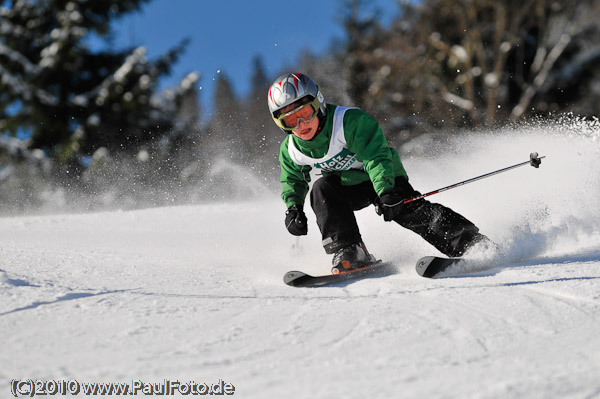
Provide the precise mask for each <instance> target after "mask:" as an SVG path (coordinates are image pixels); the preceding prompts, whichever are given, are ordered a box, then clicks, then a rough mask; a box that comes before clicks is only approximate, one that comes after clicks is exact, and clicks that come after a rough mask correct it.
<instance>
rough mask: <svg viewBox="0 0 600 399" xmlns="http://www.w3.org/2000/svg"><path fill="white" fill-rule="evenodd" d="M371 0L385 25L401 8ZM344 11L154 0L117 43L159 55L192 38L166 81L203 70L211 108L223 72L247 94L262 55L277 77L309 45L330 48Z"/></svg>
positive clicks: (322, 4) (277, 1)
mask: <svg viewBox="0 0 600 399" xmlns="http://www.w3.org/2000/svg"><path fill="white" fill-rule="evenodd" d="M368 3H370V4H372V5H373V6H370V7H372V8H371V9H374V8H375V7H378V8H379V9H380V10H381V12H382V14H381V16H382V20H383V22H384V23H386V22H388V21H389V20H390V18H391V17H392V16H394V15H396V14H397V12H398V11H397V10H398V6H397V4H396V1H395V0H373V1H370V2H368ZM342 12H343V2H342V1H340V0H304V1H296V2H290V1H282V0H152V1H151V2H150V3H149V4H146V5H145V6H144V8H143V9H142V11H141V12H137V13H134V14H131V15H130V16H127V17H125V18H123V19H122V20H120V21H118V22H116V23H115V25H114V29H115V34H116V43H115V44H116V45H117V46H119V47H126V46H144V47H146V49H147V51H148V56H149V57H150V58H151V59H152V58H155V57H156V56H158V55H159V54H162V53H164V52H166V51H167V50H168V49H169V48H171V47H173V46H174V45H176V44H177V43H178V42H179V41H180V40H181V39H183V38H185V37H190V38H191V43H190V45H189V47H188V49H187V51H186V53H185V54H184V55H183V56H182V58H181V59H180V61H179V62H178V64H177V65H176V67H175V69H174V72H173V74H172V76H171V77H169V78H166V79H164V80H163V82H162V83H163V86H165V87H171V86H174V85H176V84H177V83H178V82H179V80H181V78H182V77H183V76H185V75H186V74H187V73H189V72H192V71H196V72H199V73H200V76H201V78H200V81H199V83H198V86H199V87H201V88H202V89H201V91H200V99H201V101H202V104H203V106H204V108H205V111H209V112H210V109H211V103H212V91H213V86H214V81H215V79H216V77H217V76H218V73H224V74H226V75H227V77H228V78H229V79H230V81H231V83H232V85H233V88H234V90H235V92H236V94H237V95H238V96H243V95H245V94H247V91H248V88H249V85H248V83H247V82H248V80H249V79H250V78H251V73H252V59H253V57H254V56H256V55H260V56H261V57H262V59H263V62H264V65H265V67H266V69H267V74H268V75H269V77H272V78H275V77H276V76H273V75H274V74H276V73H278V72H279V71H280V70H281V68H283V67H290V68H294V65H295V62H297V61H298V55H299V54H301V53H302V50H303V49H310V51H311V52H312V53H315V54H322V53H323V52H325V51H326V50H327V49H328V48H330V45H331V43H332V40H333V39H334V38H342V37H343V28H342V25H341V23H340V22H339V17H338V16H339V15H340V14H341V13H342ZM219 71H220V72H219Z"/></svg>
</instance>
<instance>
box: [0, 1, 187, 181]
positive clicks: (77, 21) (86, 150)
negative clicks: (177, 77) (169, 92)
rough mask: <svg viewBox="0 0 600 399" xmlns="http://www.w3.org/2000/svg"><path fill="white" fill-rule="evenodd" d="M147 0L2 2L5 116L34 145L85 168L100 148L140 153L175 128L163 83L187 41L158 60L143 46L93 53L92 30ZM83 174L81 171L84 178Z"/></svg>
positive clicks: (0, 115)
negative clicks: (163, 94)
mask: <svg viewBox="0 0 600 399" xmlns="http://www.w3.org/2000/svg"><path fill="white" fill-rule="evenodd" d="M146 2H148V0H121V1H111V0H98V1H96V0H94V1H86V0H70V1H60V0H19V1H16V0H15V1H12V2H10V5H8V6H4V7H0V27H1V30H0V34H1V36H0V73H1V75H2V79H1V82H0V93H1V94H0V120H3V124H4V129H5V130H7V131H10V132H11V133H12V134H16V133H17V132H19V131H21V132H26V133H27V134H29V135H30V148H41V149H43V150H44V151H45V153H47V154H48V155H49V156H50V157H51V158H53V159H55V160H57V161H58V162H60V163H61V164H63V165H66V166H68V167H70V168H72V169H76V170H81V169H82V167H83V164H82V160H83V159H85V158H86V157H90V156H91V155H92V154H93V153H94V152H95V151H96V150H98V149H99V148H106V149H108V150H109V151H110V152H116V153H118V152H135V151H137V149H138V148H139V147H140V146H142V145H145V144H147V143H152V142H156V141H158V140H159V139H161V138H162V137H164V136H165V135H167V133H168V132H169V131H170V130H171V129H172V128H173V126H172V120H171V119H170V115H169V113H168V112H165V111H164V109H165V107H164V103H165V101H173V99H165V98H160V96H158V95H157V86H158V80H159V79H160V77H161V76H164V75H166V74H168V73H169V72H170V68H171V66H172V65H173V63H174V62H176V60H177V58H178V56H179V55H180V54H181V53H182V51H184V49H185V46H186V44H187V41H186V40H184V41H182V42H181V43H180V44H179V45H177V46H175V47H174V48H173V49H172V50H171V51H169V52H168V53H167V54H165V55H163V56H161V57H159V58H158V59H156V60H153V61H150V60H148V59H147V57H146V55H145V52H146V50H145V49H144V48H143V47H140V48H137V49H127V50H122V51H116V50H104V51H96V52H94V51H92V50H91V49H90V46H89V44H88V42H87V40H88V37H89V36H90V35H98V36H100V37H108V36H109V35H110V22H111V21H112V20H114V19H116V18H119V17H121V16H123V15H124V14H126V13H128V12H131V11H135V10H138V9H140V7H141V6H142V5H143V4H144V3H146ZM78 174H79V173H75V175H78Z"/></svg>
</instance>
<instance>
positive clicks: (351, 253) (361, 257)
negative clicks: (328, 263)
mask: <svg viewBox="0 0 600 399" xmlns="http://www.w3.org/2000/svg"><path fill="white" fill-rule="evenodd" d="M374 262H375V257H374V256H373V255H371V254H369V252H368V251H367V247H365V244H364V243H363V242H362V241H361V242H359V243H357V244H352V245H350V246H347V247H345V248H342V249H340V250H339V251H337V252H336V253H335V255H333V261H332V263H333V267H332V268H331V273H332V274H340V273H342V272H349V271H352V270H356V269H360V268H361V267H365V266H368V265H371V264H373V263H374Z"/></svg>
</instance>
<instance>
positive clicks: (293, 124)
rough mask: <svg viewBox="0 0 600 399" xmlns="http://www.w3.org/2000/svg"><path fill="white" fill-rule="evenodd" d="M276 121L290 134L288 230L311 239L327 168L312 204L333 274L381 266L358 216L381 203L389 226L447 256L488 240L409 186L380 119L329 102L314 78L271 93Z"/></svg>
mask: <svg viewBox="0 0 600 399" xmlns="http://www.w3.org/2000/svg"><path fill="white" fill-rule="evenodd" d="M268 104H269V111H270V112H271V116H272V118H273V120H274V121H275V123H276V124H277V126H279V127H280V128H281V129H282V130H283V131H284V132H285V133H286V134H288V135H289V136H288V137H286V139H284V140H283V143H282V144H281V148H280V153H279V162H280V165H281V183H282V186H283V190H282V194H281V197H282V199H283V201H284V203H285V205H286V207H287V211H286V213H285V226H286V228H287V230H288V231H289V232H290V233H291V234H293V235H295V236H301V235H306V234H307V233H308V226H307V219H306V215H305V213H304V202H305V198H306V195H307V194H308V191H309V185H308V183H309V182H310V174H309V172H310V170H311V169H312V168H317V169H319V170H321V172H322V177H321V178H319V179H318V180H316V181H315V183H314V184H313V187H312V190H311V194H310V204H311V206H312V208H313V211H314V212H315V215H316V219H317V225H318V226H319V229H320V230H321V236H322V244H323V247H324V249H325V252H326V253H328V254H333V261H332V265H333V267H332V273H334V274H337V273H340V272H343V271H347V270H353V269H357V268H361V267H364V266H366V265H368V264H370V263H372V262H373V261H374V257H373V256H372V255H370V254H369V252H368V251H367V248H366V246H365V244H364V243H363V241H362V238H361V234H360V232H359V228H358V225H357V223H356V218H355V216H354V211H357V210H360V209H363V208H365V207H367V206H368V205H370V204H374V205H375V208H376V211H377V213H378V214H380V215H383V219H384V220H385V221H386V222H389V221H395V222H396V223H398V224H399V225H401V226H402V227H405V228H407V229H410V230H412V231H414V232H415V233H417V234H419V235H420V236H421V237H423V238H424V239H425V240H426V241H428V242H429V243H430V244H432V245H433V246H434V247H435V248H437V249H438V250H439V251H440V252H442V253H443V254H445V255H447V256H449V257H460V256H462V255H463V254H464V253H465V251H466V250H467V249H469V248H471V247H473V246H474V245H475V244H476V243H479V242H489V239H488V238H487V237H486V236H484V235H482V234H480V233H479V229H478V228H477V227H476V226H475V225H474V224H473V223H471V222H470V221H469V220H467V219H466V218H464V217H463V216H461V215H459V214H458V213H456V212H454V211H453V210H451V209H449V208H447V207H445V206H442V205H440V204H435V203H431V202H429V201H427V200H425V199H420V200H417V201H413V202H410V203H407V204H403V201H404V200H405V199H408V198H411V197H414V196H417V195H420V194H419V192H417V191H415V190H414V189H413V187H412V186H411V184H410V183H409V182H408V175H407V173H406V171H405V170H404V167H403V166H402V162H401V160H400V156H399V154H398V152H397V151H396V150H395V149H393V148H390V147H389V146H388V143H387V140H386V138H385V136H384V135H383V132H382V131H381V128H380V126H379V124H378V123H377V121H376V120H375V119H373V118H372V117H371V116H369V115H368V114H367V113H366V112H364V111H362V110H360V109H358V108H349V107H343V106H337V105H333V104H326V103H325V99H324V97H323V94H322V93H321V91H320V89H319V87H318V86H317V85H316V84H315V82H313V80H312V79H311V78H310V77H308V76H306V75H304V74H301V73H290V74H285V75H282V76H280V77H279V78H277V79H276V80H275V82H274V83H273V84H272V85H271V87H270V88H269V92H268Z"/></svg>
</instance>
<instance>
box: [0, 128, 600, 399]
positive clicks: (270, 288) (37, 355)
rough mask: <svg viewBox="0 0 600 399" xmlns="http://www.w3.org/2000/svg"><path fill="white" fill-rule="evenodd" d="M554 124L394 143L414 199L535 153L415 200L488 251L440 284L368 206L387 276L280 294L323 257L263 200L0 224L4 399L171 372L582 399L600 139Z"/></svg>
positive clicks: (448, 393)
mask: <svg viewBox="0 0 600 399" xmlns="http://www.w3.org/2000/svg"><path fill="white" fill-rule="evenodd" d="M553 129H554V130H550V131H548V129H543V128H527V129H523V131H504V132H495V134H489V135H483V136H480V137H466V138H465V137H459V138H456V139H452V140H447V141H446V142H443V143H441V144H440V143H438V144H436V145H431V143H426V142H424V143H421V144H419V143H418V142H417V143H415V144H413V146H412V147H411V146H407V149H405V152H406V153H405V154H404V155H403V160H404V163H405V166H406V168H407V170H408V173H409V175H410V176H411V182H412V183H413V185H414V186H415V187H416V188H417V189H419V190H421V191H423V192H426V191H429V190H433V189H435V188H439V187H442V186H445V185H449V184H451V183H454V182H456V181H460V180H464V179H467V178H470V177H473V176H475V175H477V174H482V173H486V172H489V171H492V170H495V169H499V168H502V167H505V166H507V165H510V164H514V163H518V162H521V161H523V160H524V159H527V157H528V155H529V152H532V151H538V152H539V153H540V155H546V156H547V158H546V159H544V161H543V163H542V166H541V167H540V169H539V170H535V169H534V168H529V167H524V168H520V169H517V170H515V171H510V172H507V173H504V174H502V175H498V176H495V177H491V178H489V179H486V180H482V181H480V182H477V183H474V184H471V185H467V186H464V187H461V188H457V189H455V190H451V191H449V192H447V193H443V194H440V195H436V196H433V197H430V200H431V201H434V202H440V203H442V204H444V205H447V206H449V207H451V208H453V209H455V210H457V211H459V212H460V213H462V214H464V215H465V216H467V217H468V218H470V219H471V220H473V221H474V222H475V223H476V224H477V225H478V226H479V227H480V228H481V230H482V232H484V233H485V234H487V235H489V236H490V237H491V238H492V239H493V240H494V241H495V242H497V243H498V245H499V247H500V251H499V254H497V255H494V256H490V255H489V254H474V255H473V256H474V259H475V261H473V262H472V263H470V264H467V265H466V266H463V267H465V268H467V269H466V270H464V271H467V272H469V273H470V274H467V275H464V276H457V277H454V278H440V279H433V280H430V279H424V278H421V277H419V276H418V275H417V274H416V273H415V271H414V264H415V262H416V260H417V259H418V258H419V257H421V256H424V255H436V254H437V252H436V251H435V250H434V249H433V248H431V247H430V246H429V245H428V244H427V243H425V242H424V241H423V240H421V239H420V238H418V237H416V236H415V235H414V234H413V233H410V232H408V231H407V230H404V229H402V228H401V227H399V226H397V225H393V224H386V223H384V222H383V221H381V220H380V219H379V218H378V217H377V216H376V215H375V213H374V211H373V209H372V208H368V209H365V210H363V211H360V212H358V214H357V218H358V219H359V223H360V225H361V227H362V233H363V238H364V240H365V243H366V244H367V246H368V248H369V250H370V251H372V252H374V253H375V254H376V255H378V257H380V258H383V259H385V260H390V261H391V262H393V263H394V264H395V265H396V267H397V272H396V273H395V274H392V275H388V276H384V277H377V278H370V279H362V280H359V281H356V282H351V283H347V284H342V285H339V286H334V287H322V288H316V289H298V288H291V287H287V286H285V285H284V284H283V282H282V277H283V274H284V273H285V272H286V271H288V270H293V269H300V270H303V271H306V272H310V273H322V272H324V271H327V270H328V269H329V264H330V257H329V256H328V255H326V254H325V253H324V252H323V251H322V248H321V247H320V237H319V234H318V231H317V226H316V224H315V221H314V216H313V215H312V213H311V212H310V211H309V212H308V217H309V236H307V237H303V238H301V239H300V240H299V241H298V242H296V239H295V238H294V237H292V236H290V235H289V234H288V233H287V232H286V231H285V229H284V227H283V213H284V206H283V204H282V203H281V201H280V200H279V199H278V198H277V196H276V195H273V196H272V197H268V198H262V199H257V200H252V201H249V202H244V203H242V202H238V203H224V204H206V205H197V206H183V207H175V208H159V209H148V210H140V211H132V212H106V213H95V214H75V215H50V216H29V217H13V218H2V219H0V333H1V335H0V336H1V337H2V340H1V341H0V396H1V397H9V392H10V388H9V382H10V381H11V380H12V379H13V378H32V379H42V380H44V379H75V380H78V381H80V382H129V381H131V380H142V381H144V382H160V381H163V379H165V378H170V379H173V380H175V379H179V380H180V381H187V380H193V381H196V382H207V383H213V382H217V381H218V380H219V379H223V380H225V381H227V382H230V383H232V384H233V385H234V386H235V387H236V391H235V395H234V396H236V397H242V398H265V397H269V398H270V397H286V398H307V397H311V398H330V397H344V398H373V397H402V398H459V397H460V398H509V397H510V398H551V397H552V398H559V397H560V398H577V399H584V398H598V397H600V378H599V375H600V335H599V334H598V331H600V293H599V292H600V290H599V289H598V286H599V285H600V245H599V244H600V228H599V226H600V205H599V201H598V199H599V198H600V185H598V183H597V182H598V180H599V177H600V167H599V165H598V161H597V160H598V156H599V155H600V144H599V133H598V128H597V127H595V126H593V125H592V126H591V127H590V126H589V125H586V124H584V123H581V124H580V125H578V124H577V123H573V125H572V126H567V127H563V128H560V126H559V127H554V128H553ZM423 140H424V141H425V140H426V138H423ZM425 148H428V150H425ZM436 151H438V152H436ZM432 159H436V161H435V162H432V161H431V160H432ZM440 171H443V173H441V172H440ZM296 244H298V245H296ZM293 247H294V248H293ZM478 256H479V258H477V257H478ZM482 265H484V266H486V267H488V266H491V267H488V268H486V269H485V270H482V268H481V266H482ZM469 267H470V268H472V269H468V268H469Z"/></svg>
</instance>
